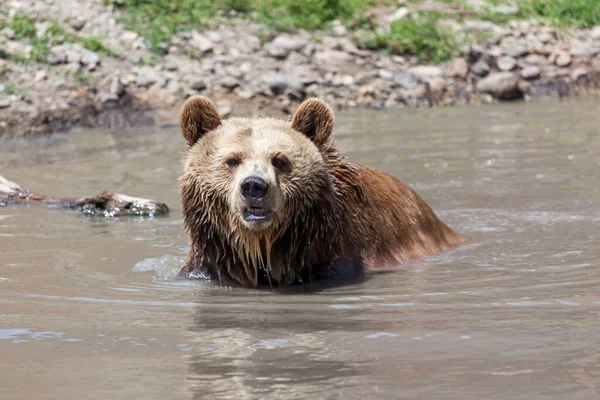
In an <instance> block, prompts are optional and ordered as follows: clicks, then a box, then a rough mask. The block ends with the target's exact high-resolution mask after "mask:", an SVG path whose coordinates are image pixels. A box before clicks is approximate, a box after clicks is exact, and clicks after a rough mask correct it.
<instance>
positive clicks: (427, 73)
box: [408, 65, 444, 80]
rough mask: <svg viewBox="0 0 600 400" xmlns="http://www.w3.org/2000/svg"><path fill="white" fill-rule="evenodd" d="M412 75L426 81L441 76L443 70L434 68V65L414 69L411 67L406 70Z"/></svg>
mask: <svg viewBox="0 0 600 400" xmlns="http://www.w3.org/2000/svg"><path fill="white" fill-rule="evenodd" d="M408 72H410V73H411V74H412V75H414V76H416V77H417V78H418V79H422V80H425V79H428V78H431V77H434V76H443V75H444V70H442V69H441V68H440V67H436V66H435V65H419V66H416V67H412V68H410V69H409V70H408Z"/></svg>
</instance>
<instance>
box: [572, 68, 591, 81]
mask: <svg viewBox="0 0 600 400" xmlns="http://www.w3.org/2000/svg"><path fill="white" fill-rule="evenodd" d="M587 75H588V70H587V69H585V68H575V69H574V70H573V71H572V72H571V79H573V81H574V82H577V81H578V80H579V79H580V78H582V77H584V76H587Z"/></svg>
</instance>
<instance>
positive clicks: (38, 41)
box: [0, 15, 114, 64]
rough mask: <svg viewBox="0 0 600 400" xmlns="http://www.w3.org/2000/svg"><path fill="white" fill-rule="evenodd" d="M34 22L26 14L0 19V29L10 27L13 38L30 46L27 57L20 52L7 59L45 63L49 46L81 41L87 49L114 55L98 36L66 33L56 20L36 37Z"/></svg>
mask: <svg viewBox="0 0 600 400" xmlns="http://www.w3.org/2000/svg"><path fill="white" fill-rule="evenodd" d="M35 22H36V21H35V20H34V19H32V18H30V17H29V16H26V15H17V16H15V17H14V18H12V19H10V20H9V21H0V29H3V28H10V29H12V30H13V31H14V32H15V37H14V39H15V40H19V41H24V42H27V43H29V44H30V45H31V47H32V49H31V53H30V54H29V58H26V57H24V56H22V55H20V54H11V55H7V58H8V59H10V60H12V61H15V62H18V63H23V64H27V63H32V62H33V63H46V62H48V55H49V54H50V47H52V46H54V45H57V44H60V43H63V42H67V43H81V45H82V46H83V47H85V48H86V49H88V50H91V51H95V52H99V53H102V54H105V55H109V56H114V53H113V52H112V51H110V50H109V49H107V48H106V47H104V46H103V45H102V41H101V40H100V39H99V38H84V37H80V36H77V35H74V34H71V33H67V32H65V30H64V29H63V28H62V27H61V26H60V25H59V23H58V21H56V20H52V21H50V24H49V26H48V31H47V32H46V34H45V35H44V36H42V37H38V36H37V29H36V27H35Z"/></svg>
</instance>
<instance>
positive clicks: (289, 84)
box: [263, 74, 305, 96]
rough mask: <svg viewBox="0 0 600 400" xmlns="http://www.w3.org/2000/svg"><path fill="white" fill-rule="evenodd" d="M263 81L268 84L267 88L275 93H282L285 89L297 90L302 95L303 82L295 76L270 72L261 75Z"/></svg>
mask: <svg viewBox="0 0 600 400" xmlns="http://www.w3.org/2000/svg"><path fill="white" fill-rule="evenodd" d="M263 81H264V82H265V83H266V84H267V85H269V89H271V91H272V92H273V94H275V95H280V94H283V93H284V92H285V91H286V90H287V89H291V90H293V91H296V92H298V93H299V94H300V95H301V96H304V94H305V90H304V84H303V83H302V81H301V80H300V79H298V78H296V77H295V76H291V75H281V74H270V75H265V76H264V77H263Z"/></svg>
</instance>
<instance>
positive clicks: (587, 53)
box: [570, 39, 600, 57]
mask: <svg viewBox="0 0 600 400" xmlns="http://www.w3.org/2000/svg"><path fill="white" fill-rule="evenodd" d="M570 50H571V54H572V55H574V56H575V57H594V56H595V55H596V54H598V53H600V44H599V43H595V42H588V41H582V40H577V39H571V43H570Z"/></svg>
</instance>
